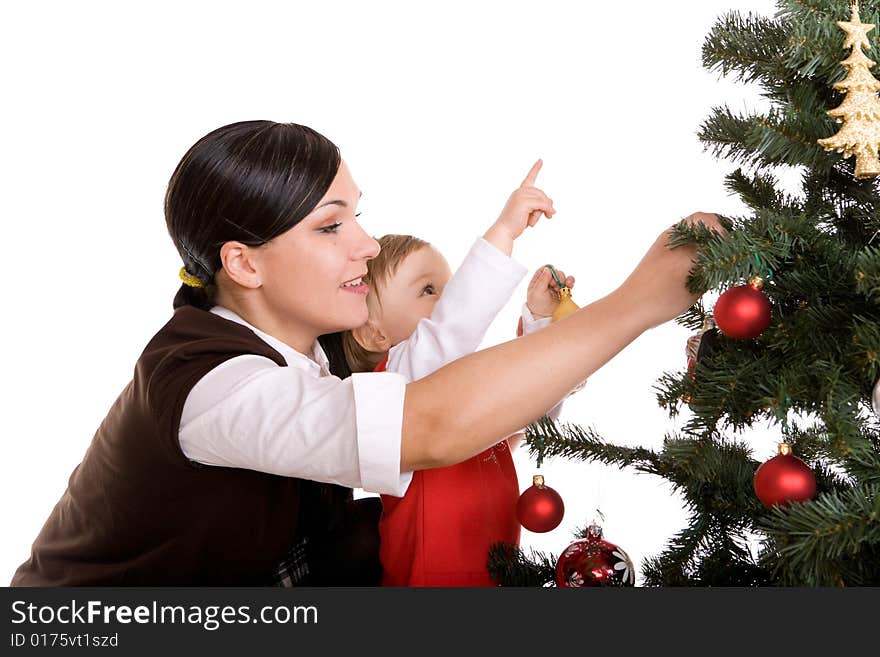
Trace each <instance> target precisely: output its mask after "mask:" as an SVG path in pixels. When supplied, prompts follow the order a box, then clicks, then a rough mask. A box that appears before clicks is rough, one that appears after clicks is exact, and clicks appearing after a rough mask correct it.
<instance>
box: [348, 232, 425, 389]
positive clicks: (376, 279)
mask: <svg viewBox="0 0 880 657" xmlns="http://www.w3.org/2000/svg"><path fill="white" fill-rule="evenodd" d="M377 241H378V242H379V246H380V247H381V249H380V251H379V255H377V256H376V257H375V258H373V259H372V260H368V261H367V275H366V276H364V282H365V283H367V285H369V286H370V293H369V294H368V295H367V307H368V308H369V309H370V316H372V314H373V311H374V309H375V308H376V307H377V306H380V305H382V295H381V293H380V291H379V289H380V287H381V285H383V284H384V283H386V282H387V281H388V279H389V278H391V276H393V275H394V272H396V271H397V268H398V267H399V266H400V263H401V262H403V261H404V260H405V259H406V257H407V256H408V255H409V254H410V253H413V252H415V251H418V250H419V249H421V248H423V247H426V246H429V244H428V243H427V242H426V241H424V240H420V239H419V238H418V237H413V236H412V235H383V236H382V237H380V238H379V239H378V240H377ZM342 348H343V350H344V351H345V360H346V361H348V366H349V368H350V369H351V371H352V372H372V371H373V370H374V369H376V365H378V364H379V362H380V361H381V360H382V358H384V357H385V353H384V352H376V351H369V350H368V349H366V348H364V347H363V346H361V344H360V343H359V342H358V341H357V340H356V339H355V337H354V334H353V333H352V332H351V331H345V332H344V333H343V334H342Z"/></svg>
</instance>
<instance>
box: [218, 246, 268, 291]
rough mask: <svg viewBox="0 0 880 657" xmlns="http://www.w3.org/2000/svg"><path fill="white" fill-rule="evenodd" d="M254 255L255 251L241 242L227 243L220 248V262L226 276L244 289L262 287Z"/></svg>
mask: <svg viewBox="0 0 880 657" xmlns="http://www.w3.org/2000/svg"><path fill="white" fill-rule="evenodd" d="M253 254H254V250H253V249H251V248H249V247H248V246H247V245H246V244H242V243H241V242H234V241H233V242H226V243H225V244H224V245H223V246H222V247H220V262H221V264H222V266H223V269H224V270H225V271H226V275H227V276H229V278H231V279H232V280H233V281H235V282H236V283H238V284H239V285H241V286H242V287H250V288H257V287H260V285H262V280H261V277H260V273H259V271H257V268H256V266H255V264H256V263H255V262H254V261H253Z"/></svg>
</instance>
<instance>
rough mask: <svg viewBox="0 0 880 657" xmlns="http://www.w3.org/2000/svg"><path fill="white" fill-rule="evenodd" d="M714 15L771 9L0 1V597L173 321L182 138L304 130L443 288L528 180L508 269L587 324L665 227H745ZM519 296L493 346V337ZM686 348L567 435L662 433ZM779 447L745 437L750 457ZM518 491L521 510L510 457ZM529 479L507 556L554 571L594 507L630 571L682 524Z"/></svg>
mask: <svg viewBox="0 0 880 657" xmlns="http://www.w3.org/2000/svg"><path fill="white" fill-rule="evenodd" d="M841 6H842V11H841V14H842V17H843V14H845V13H846V11H845V3H844V2H841ZM733 8H736V9H741V10H744V11H750V10H751V11H755V12H757V13H762V14H766V15H770V14H772V13H773V11H774V7H773V3H771V2H769V1H768V0H701V1H700V2H653V1H647V0H632V1H631V2H626V3H600V4H592V3H590V4H588V3H584V2H580V3H574V2H571V1H565V2H560V1H553V0H544V1H543V2H541V3H536V2H503V3H501V2H497V3H489V2H474V1H473V0H471V1H470V2H453V1H449V0H447V1H446V2H443V3H436V4H433V5H428V4H426V3H411V2H407V3H405V2H399V3H390V2H376V1H375V0H371V1H370V2H350V3H349V2H309V3H302V2H289V1H288V2H276V3H270V2H257V1H253V0H251V1H250V2H248V3H244V2H238V3H229V2H225V3H224V2H199V3H196V2H189V3H185V2H152V3H150V4H149V5H147V4H143V5H141V6H137V5H135V4H134V3H116V2H76V3H70V2H28V3H16V4H15V5H12V4H11V3H10V4H4V9H3V16H2V18H0V57H2V61H3V62H4V66H3V73H2V96H3V98H4V101H3V103H2V106H0V112H2V113H3V127H4V130H3V133H4V134H3V150H2V159H0V166H2V180H3V203H2V212H3V219H2V226H3V235H4V239H3V245H4V248H3V264H4V268H3V283H4V286H3V304H2V307H3V311H2V312H3V321H2V323H0V332H2V344H3V345H4V349H3V370H2V371H3V376H2V378H0V386H2V395H0V400H2V414H3V421H2V449H3V452H2V458H0V467H2V471H0V486H2V494H0V514H2V516H0V517H2V535H3V539H2V541H0V583H5V582H7V581H8V579H9V578H10V577H11V576H12V573H13V572H14V570H15V568H16V567H17V566H18V564H19V563H21V562H22V561H23V560H25V559H26V558H27V556H28V554H29V550H30V545H31V542H32V541H33V539H34V538H35V537H36V535H37V533H38V532H39V530H40V527H41V526H42V524H43V522H44V521H45V519H46V517H47V516H48V514H49V512H50V511H51V509H52V506H53V505H54V504H55V502H56V501H57V499H58V498H59V496H60V495H61V494H62V492H63V491H64V489H65V486H66V483H67V478H68V477H69V475H70V473H71V471H72V470H73V468H74V467H75V466H76V465H77V464H78V463H79V461H80V460H81V458H82V456H83V454H84V452H85V450H86V448H87V446H88V445H89V442H90V440H91V438H92V435H93V433H94V431H95V429H96V428H97V426H98V425H99V423H100V422H101V420H102V418H103V417H104V415H105V414H106V412H107V410H108V409H109V407H110V405H111V404H112V403H113V401H114V399H115V398H116V396H117V394H118V393H119V392H120V391H121V389H122V388H123V387H124V386H125V384H126V383H127V382H128V381H129V380H130V378H131V375H132V369H133V366H134V363H135V361H136V359H137V357H138V355H139V353H140V351H141V350H142V348H143V346H144V345H145V344H146V342H147V340H148V339H149V338H150V337H151V336H152V335H153V334H154V333H155V331H156V330H157V329H158V328H159V327H161V326H162V324H164V323H165V321H166V320H167V319H168V317H169V315H170V312H171V300H172V298H173V296H174V293H175V291H176V290H177V288H178V286H179V280H178V278H177V270H178V268H179V267H180V264H181V263H180V262H179V259H178V256H177V253H176V251H175V250H174V248H173V247H172V244H171V241H170V239H169V238H168V236H167V233H166V230H165V225H164V219H163V215H162V200H163V193H164V189H165V185H166V184H167V181H168V178H169V176H170V174H171V172H172V170H173V169H174V167H175V165H176V164H177V162H178V160H179V159H180V157H181V156H182V155H183V153H184V152H185V151H186V149H187V148H188V147H189V146H190V145H191V144H192V143H193V142H195V141H196V140H197V139H198V138H199V137H201V136H202V135H204V134H205V133H207V132H209V131H210V130H212V129H214V128H216V127H218V126H220V125H223V124H226V123H230V122H233V121H239V120H244V119H272V120H276V121H293V122H297V123H304V124H306V125H309V126H312V127H314V128H315V129H317V130H319V131H320V132H322V133H324V134H326V135H327V136H328V137H329V138H330V139H332V140H333V141H335V142H336V143H337V144H338V145H339V146H340V148H341V150H342V153H343V157H344V158H345V159H346V160H347V162H348V163H349V165H350V167H351V170H352V172H353V175H354V178H355V181H356V182H357V184H358V185H359V186H360V187H361V189H362V190H364V196H363V199H362V202H361V210H362V211H363V214H362V216H361V222H362V223H363V225H364V226H365V227H366V228H367V230H368V231H370V232H371V233H372V234H374V235H376V236H378V235H382V234H384V233H387V232H399V233H411V234H415V235H418V236H420V237H422V238H424V239H427V240H429V241H431V242H432V243H434V244H435V245H436V246H437V247H438V248H439V249H440V251H441V252H442V253H444V254H445V255H446V256H447V258H448V260H449V261H450V263H451V265H452V266H453V267H455V266H457V264H458V263H459V262H460V261H461V258H462V257H463V256H464V254H465V253H466V251H467V249H468V247H469V246H470V244H471V243H472V242H473V240H474V238H475V237H476V236H477V235H479V234H482V233H483V232H484V231H485V229H486V228H487V227H488V226H489V225H490V223H491V222H492V221H493V220H494V219H495V217H497V215H498V212H499V211H500V209H501V208H502V207H503V205H504V203H505V201H506V199H507V197H508V195H509V194H510V192H511V191H512V190H513V189H514V188H515V187H516V186H517V185H518V184H519V182H520V180H521V179H522V177H523V176H524V175H525V173H526V172H527V171H528V169H529V167H530V165H531V164H532V162H533V161H534V160H535V159H536V158H538V157H542V158H543V159H544V161H545V165H544V170H543V171H542V172H541V175H540V177H539V179H538V184H539V186H541V187H542V188H543V189H544V190H545V191H546V192H547V193H548V194H549V195H550V196H551V197H552V198H553V199H554V202H555V205H556V208H557V210H558V213H557V215H556V217H555V218H554V219H553V220H551V221H546V220H544V221H542V223H540V224H539V225H538V226H537V227H536V228H534V229H530V230H529V231H527V232H526V234H524V235H523V236H522V237H521V238H520V239H519V240H518V241H517V244H516V247H515V249H514V256H515V257H516V258H517V259H518V260H519V261H521V262H522V263H524V264H525V265H527V266H528V268H529V269H530V271H533V270H534V269H535V268H537V267H538V266H540V265H542V264H543V263H546V262H551V263H554V264H555V265H557V266H559V267H561V268H563V269H564V270H565V271H566V272H568V273H571V274H574V275H575V276H576V277H577V283H576V285H575V288H574V298H575V301H576V302H577V303H578V304H580V305H585V304H586V303H588V302H589V301H591V300H595V299H596V298H598V297H600V296H603V295H604V294H606V293H607V292H609V291H610V290H612V289H613V288H614V287H616V286H617V285H618V284H619V283H620V282H621V281H622V280H623V279H624V278H625V277H626V275H627V274H628V273H629V271H630V270H631V269H632V268H633V267H634V266H635V264H636V263H637V262H638V260H639V259H640V258H641V256H642V254H643V253H644V251H645V250H646V249H647V248H648V246H649V245H650V244H651V243H652V242H653V240H654V239H655V237H656V236H657V235H658V234H659V232H660V231H661V230H662V229H663V228H665V227H666V226H668V225H670V224H672V223H673V222H674V221H676V220H677V219H679V218H681V217H682V216H685V215H687V214H690V213H691V212H694V211H717V212H722V213H728V214H732V215H736V214H739V213H742V212H744V208H743V206H742V205H741V203H740V201H739V200H738V199H737V198H734V197H731V196H729V195H728V194H727V192H726V191H725V190H724V188H723V178H724V175H725V173H727V172H728V171H730V170H732V169H733V168H734V166H733V165H732V164H731V163H729V162H719V161H716V160H715V159H714V158H713V157H712V156H711V155H710V154H708V153H705V152H703V150H702V147H701V145H700V144H699V142H698V140H697V138H696V131H697V129H698V126H699V124H700V123H701V121H702V120H703V119H705V117H707V116H708V114H709V111H710V109H711V107H712V106H713V105H718V104H722V103H725V102H727V103H729V104H730V106H731V107H732V108H733V109H734V110H737V111H738V110H743V109H746V108H754V107H759V106H760V102H759V100H760V99H759V98H758V96H757V93H756V90H755V89H750V88H746V87H744V86H743V85H741V84H737V83H735V82H734V81H732V80H720V79H719V77H718V75H717V74H715V73H709V72H707V71H705V70H704V69H703V68H702V66H701V63H700V54H701V53H700V49H701V45H702V42H703V39H704V37H705V35H706V34H707V32H708V30H709V28H710V26H711V25H712V23H713V22H714V20H715V18H716V17H717V16H719V15H720V14H722V13H724V12H725V11H727V10H728V9H733ZM841 52H842V55H844V53H843V51H841ZM841 58H843V56H842V57H841ZM530 276H531V274H529V275H528V276H527V277H526V279H525V280H524V281H523V283H522V284H521V287H520V289H519V291H518V292H517V294H516V295H515V296H514V298H513V299H511V301H510V302H509V303H508V305H507V307H506V308H505V310H504V311H503V312H502V313H501V315H500V316H499V317H498V319H497V321H496V322H495V324H494V325H493V327H492V329H491V330H490V332H489V335H488V337H487V340H486V343H485V344H486V345H489V344H495V343H497V342H500V341H503V340H507V339H510V338H511V337H512V335H513V332H514V329H515V326H516V318H517V313H518V308H519V306H520V304H521V303H522V301H523V300H524V294H525V287H526V284H527V282H528V279H529V278H530ZM688 335H689V333H688V331H687V330H686V329H684V328H682V327H680V326H678V325H676V324H672V323H670V324H668V325H666V326H663V327H660V328H657V329H655V330H653V331H651V332H649V333H647V334H645V335H644V336H642V337H641V338H639V339H638V340H637V341H636V342H635V343H633V344H632V345H631V346H630V347H629V348H627V349H626V350H625V351H624V352H623V353H622V354H621V355H619V356H618V357H617V358H616V359H615V360H614V361H613V362H612V363H611V364H609V365H608V366H607V367H606V368H604V369H603V370H602V371H600V372H598V373H597V374H595V375H594V376H593V377H592V378H591V380H590V381H589V383H588V385H587V387H586V388H585V389H584V391H583V392H581V393H580V394H579V395H578V396H576V397H573V398H571V399H570V400H569V401H568V403H567V405H566V407H565V409H564V411H563V415H562V419H564V420H568V421H574V422H579V423H582V424H584V425H592V426H593V427H595V428H596V429H597V430H598V431H599V432H600V433H601V434H602V435H603V436H604V437H606V438H607V439H609V440H612V441H614V442H616V443H619V444H627V445H643V446H646V447H653V448H659V447H660V445H661V442H662V439H663V436H664V433H666V432H670V431H673V430H674V429H675V428H676V427H677V426H680V424H681V420H678V421H675V422H674V421H672V420H670V419H669V418H668V416H667V415H666V412H665V411H663V410H662V409H660V408H659V407H658V405H657V402H656V398H655V393H654V391H653V389H652V388H653V385H654V383H655V381H656V380H657V378H658V377H659V376H660V375H661V374H662V373H663V372H664V371H668V370H680V369H681V368H683V367H684V365H685V355H684V345H685V340H686V339H687V337H688ZM776 435H777V434H776V432H775V431H774V430H772V429H770V430H765V429H756V430H754V431H752V432H749V433H748V434H747V435H746V439H747V440H749V441H751V443H752V445H753V446H754V448H755V456H756V458H758V459H760V460H764V459H766V458H768V457H770V456H771V455H772V454H773V452H774V450H775V438H776ZM517 468H518V472H519V476H520V484H521V488H523V489H524V488H525V487H526V486H528V485H529V484H530V480H531V475H532V474H533V473H534V465H533V464H532V463H530V462H529V461H528V459H527V458H526V454H525V452H522V453H519V454H518V455H517ZM543 473H544V475H545V476H546V478H547V483H548V484H549V485H551V486H553V487H554V488H556V489H557V490H558V491H559V492H560V493H561V494H562V495H563V497H564V499H565V502H566V516H565V519H564V521H563V524H562V525H561V526H560V527H559V528H558V529H556V530H555V531H553V532H550V533H548V534H543V535H535V534H531V533H529V532H526V531H524V532H523V545H524V546H526V547H536V548H539V549H542V550H548V551H552V552H555V553H558V552H560V551H561V550H562V549H563V548H564V547H565V546H566V545H567V544H568V543H569V539H570V538H571V533H572V532H573V531H574V530H575V529H576V528H577V527H578V526H581V525H583V524H584V523H585V522H586V521H588V520H589V519H590V517H591V516H592V515H593V511H594V509H596V508H597V507H599V508H601V510H602V512H603V513H604V515H605V518H606V520H605V522H604V526H605V534H606V537H607V538H608V539H609V540H611V541H613V542H615V543H618V544H619V545H620V546H621V547H623V548H624V549H626V550H627V551H628V552H629V554H630V556H631V557H632V559H633V561H634V562H635V564H636V566H637V568H638V566H639V564H640V562H641V561H642V559H643V558H645V557H647V556H650V555H652V554H656V553H657V552H659V551H660V550H661V549H662V548H663V546H664V544H665V542H666V541H667V540H668V539H669V537H670V536H671V535H672V534H673V533H674V532H676V531H677V530H679V529H680V528H681V527H683V526H684V522H685V518H686V514H685V511H684V509H683V508H682V503H681V499H680V498H679V497H678V496H677V495H676V494H675V493H673V492H672V491H671V489H670V487H669V485H668V484H667V483H666V482H664V481H663V480H661V479H659V478H656V477H652V476H644V475H643V476H636V475H635V474H634V473H633V472H632V471H628V470H626V471H620V470H618V469H617V468H613V467H605V466H599V465H587V464H583V463H576V462H567V461H555V462H548V463H546V464H545V466H544V468H543ZM639 582H641V576H640V575H639Z"/></svg>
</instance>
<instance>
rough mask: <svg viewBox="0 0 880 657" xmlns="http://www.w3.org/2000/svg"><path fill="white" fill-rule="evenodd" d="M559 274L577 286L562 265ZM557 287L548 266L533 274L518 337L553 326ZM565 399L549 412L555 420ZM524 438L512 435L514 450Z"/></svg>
mask: <svg viewBox="0 0 880 657" xmlns="http://www.w3.org/2000/svg"><path fill="white" fill-rule="evenodd" d="M556 274H557V276H559V277H560V279H561V280H562V281H563V282H564V283H565V285H566V286H567V287H568V288H569V289H571V288H573V287H574V276H566V275H565V273H564V272H563V271H562V270H560V269H558V268H557V269H556ZM557 289H558V285H557V284H556V281H555V280H554V279H553V276H552V275H551V273H550V270H549V269H548V268H547V267H541V268H540V269H539V270H538V271H536V272H535V275H534V276H532V280H531V282H530V283H529V288H528V292H527V296H526V303H524V304H523V307H522V316H521V317H520V319H519V326H518V327H517V331H516V336H517V337H521V336H523V335H529V334H530V333H535V332H536V331H540V330H541V329H542V328H545V327H547V326H550V323H551V322H552V321H553V319H552V316H553V311H554V310H555V309H556V306H557V304H558V303H559V296H558V293H557V292H556V290H557ZM586 383H587V381H586V379H585V380H583V381H581V382H580V383H579V384H578V385H577V386H575V387H574V388H573V389H572V391H571V392H569V393H568V395H573V394H574V393H576V392H578V391H579V390H581V389H582V388H583V387H584V385H586ZM564 401H565V400H564V399H561V400H559V402H558V403H557V404H556V405H555V406H554V407H553V408H551V409H550V410H549V411H547V413H546V416H547V417H549V418H550V419H552V420H556V419H558V418H559V414H560V412H561V411H562V404H563V402H564ZM524 438H525V435H524V433H523V432H522V431H520V432H518V433H515V434H512V435H510V436H508V437H507V442H508V444H509V446H510V449H511V450H514V449H516V448H517V447H519V445H520V443H522V441H523V439H524Z"/></svg>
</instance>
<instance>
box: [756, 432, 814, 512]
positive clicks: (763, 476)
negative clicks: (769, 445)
mask: <svg viewBox="0 0 880 657" xmlns="http://www.w3.org/2000/svg"><path fill="white" fill-rule="evenodd" d="M755 494H756V495H757V496H758V499H759V500H761V502H762V503H763V504H764V506H766V507H768V508H769V507H772V506H773V505H774V504H780V505H782V506H788V505H789V504H790V503H792V502H803V501H805V500H809V499H812V498H813V495H815V494H816V475H814V474H813V471H812V470H810V468H809V466H808V465H807V464H806V463H804V462H803V461H801V460H800V459H799V458H798V457H797V456H794V455H793V454H792V453H791V445H789V444H788V443H779V454H778V455H777V456H774V457H773V458H772V459H770V460H769V461H767V462H766V463H764V464H762V465H761V467H759V468H758V470H757V472H755Z"/></svg>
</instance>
